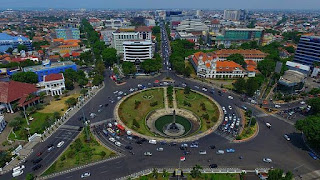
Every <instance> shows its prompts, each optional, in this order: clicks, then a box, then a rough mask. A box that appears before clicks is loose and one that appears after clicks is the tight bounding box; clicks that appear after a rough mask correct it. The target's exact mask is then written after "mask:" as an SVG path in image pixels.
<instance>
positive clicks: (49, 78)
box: [43, 73, 63, 82]
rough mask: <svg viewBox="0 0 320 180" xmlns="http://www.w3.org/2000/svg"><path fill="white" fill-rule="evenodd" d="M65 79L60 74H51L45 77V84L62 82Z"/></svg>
mask: <svg viewBox="0 0 320 180" xmlns="http://www.w3.org/2000/svg"><path fill="white" fill-rule="evenodd" d="M60 79H63V74H62V73H59V74H49V75H45V76H44V77H43V81H44V82H49V81H56V80H60Z"/></svg>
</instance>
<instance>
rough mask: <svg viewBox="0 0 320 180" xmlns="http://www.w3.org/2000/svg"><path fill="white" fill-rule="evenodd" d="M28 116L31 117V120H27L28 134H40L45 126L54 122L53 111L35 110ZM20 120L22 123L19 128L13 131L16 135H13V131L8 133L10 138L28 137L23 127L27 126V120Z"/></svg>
mask: <svg viewBox="0 0 320 180" xmlns="http://www.w3.org/2000/svg"><path fill="white" fill-rule="evenodd" d="M30 116H32V117H33V120H32V121H29V124H30V126H29V128H30V135H33V134H34V133H38V134H42V133H43V132H44V130H45V129H46V128H47V127H50V125H51V124H52V123H54V118H53V113H40V112H36V113H34V114H32V115H30ZM30 116H29V117H30ZM22 122H23V123H22V125H21V128H20V129H19V130H17V131H15V134H16V135H17V137H15V135H14V134H13V133H10V134H9V139H10V140H13V139H18V140H27V139H28V131H27V130H26V129H25V128H27V127H28V125H27V122H26V120H25V119H24V121H22Z"/></svg>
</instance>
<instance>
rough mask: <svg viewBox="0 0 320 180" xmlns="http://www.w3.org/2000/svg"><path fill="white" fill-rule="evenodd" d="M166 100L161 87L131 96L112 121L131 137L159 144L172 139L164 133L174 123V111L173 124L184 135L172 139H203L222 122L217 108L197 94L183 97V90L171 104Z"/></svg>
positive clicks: (123, 103)
mask: <svg viewBox="0 0 320 180" xmlns="http://www.w3.org/2000/svg"><path fill="white" fill-rule="evenodd" d="M166 96H167V90H166V89H165V88H164V87H157V88H151V89H145V90H141V91H137V92H135V93H132V94H130V95H129V96H126V97H124V98H123V99H122V100H120V101H119V102H118V104H117V106H116V108H115V112H114V113H115V118H116V120H117V121H118V122H119V123H121V124H123V125H124V126H125V128H126V129H128V130H133V133H134V134H136V135H138V136H139V135H140V136H143V137H145V138H148V137H149V139H150V138H151V137H152V138H155V139H158V140H160V139H168V138H171V137H169V136H168V135H167V134H166V133H164V130H165V127H167V126H168V125H169V124H170V123H172V122H173V111H175V112H176V123H177V124H179V126H180V127H183V128H182V129H183V133H182V134H180V135H179V136H178V137H172V138H173V139H182V138H187V137H190V136H198V137H201V136H204V135H206V134H208V133H211V132H212V131H213V130H215V129H216V128H217V126H218V124H219V123H220V122H221V121H222V117H220V116H219V115H220V114H221V112H222V110H221V108H220V106H219V105H218V104H217V102H215V101H214V100H213V99H212V98H211V97H209V96H206V95H204V94H202V93H200V92H196V91H188V92H187V93H186V92H185V91H184V89H182V88H174V93H173V96H174V98H173V102H169V100H168V97H166ZM169 104H172V105H173V108H171V107H169ZM209 129H210V131H208V130H209Z"/></svg>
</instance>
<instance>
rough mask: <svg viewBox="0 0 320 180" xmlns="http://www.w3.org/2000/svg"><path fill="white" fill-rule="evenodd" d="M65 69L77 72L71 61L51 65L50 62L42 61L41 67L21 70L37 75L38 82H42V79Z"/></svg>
mask: <svg viewBox="0 0 320 180" xmlns="http://www.w3.org/2000/svg"><path fill="white" fill-rule="evenodd" d="M67 69H73V70H75V71H76V70H77V65H76V64H75V63H74V62H72V61H62V62H55V63H51V61H50V60H46V61H42V65H37V66H29V67H25V68H23V71H24V72H34V73H36V74H37V75H38V81H39V82H42V81H43V77H44V76H45V75H49V74H58V73H61V72H64V71H65V70H67Z"/></svg>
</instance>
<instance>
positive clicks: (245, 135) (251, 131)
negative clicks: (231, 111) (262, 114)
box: [233, 110, 259, 143]
mask: <svg viewBox="0 0 320 180" xmlns="http://www.w3.org/2000/svg"><path fill="white" fill-rule="evenodd" d="M239 112H240V114H241V119H243V120H244V121H243V123H242V126H243V127H242V128H241V130H240V133H239V135H238V136H237V137H236V139H235V140H234V141H233V142H235V143H241V142H247V141H249V140H251V139H253V138H255V137H256V136H257V135H258V133H259V125H258V123H257V121H256V119H255V118H254V117H252V113H251V112H250V111H244V110H240V111H239Z"/></svg>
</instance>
